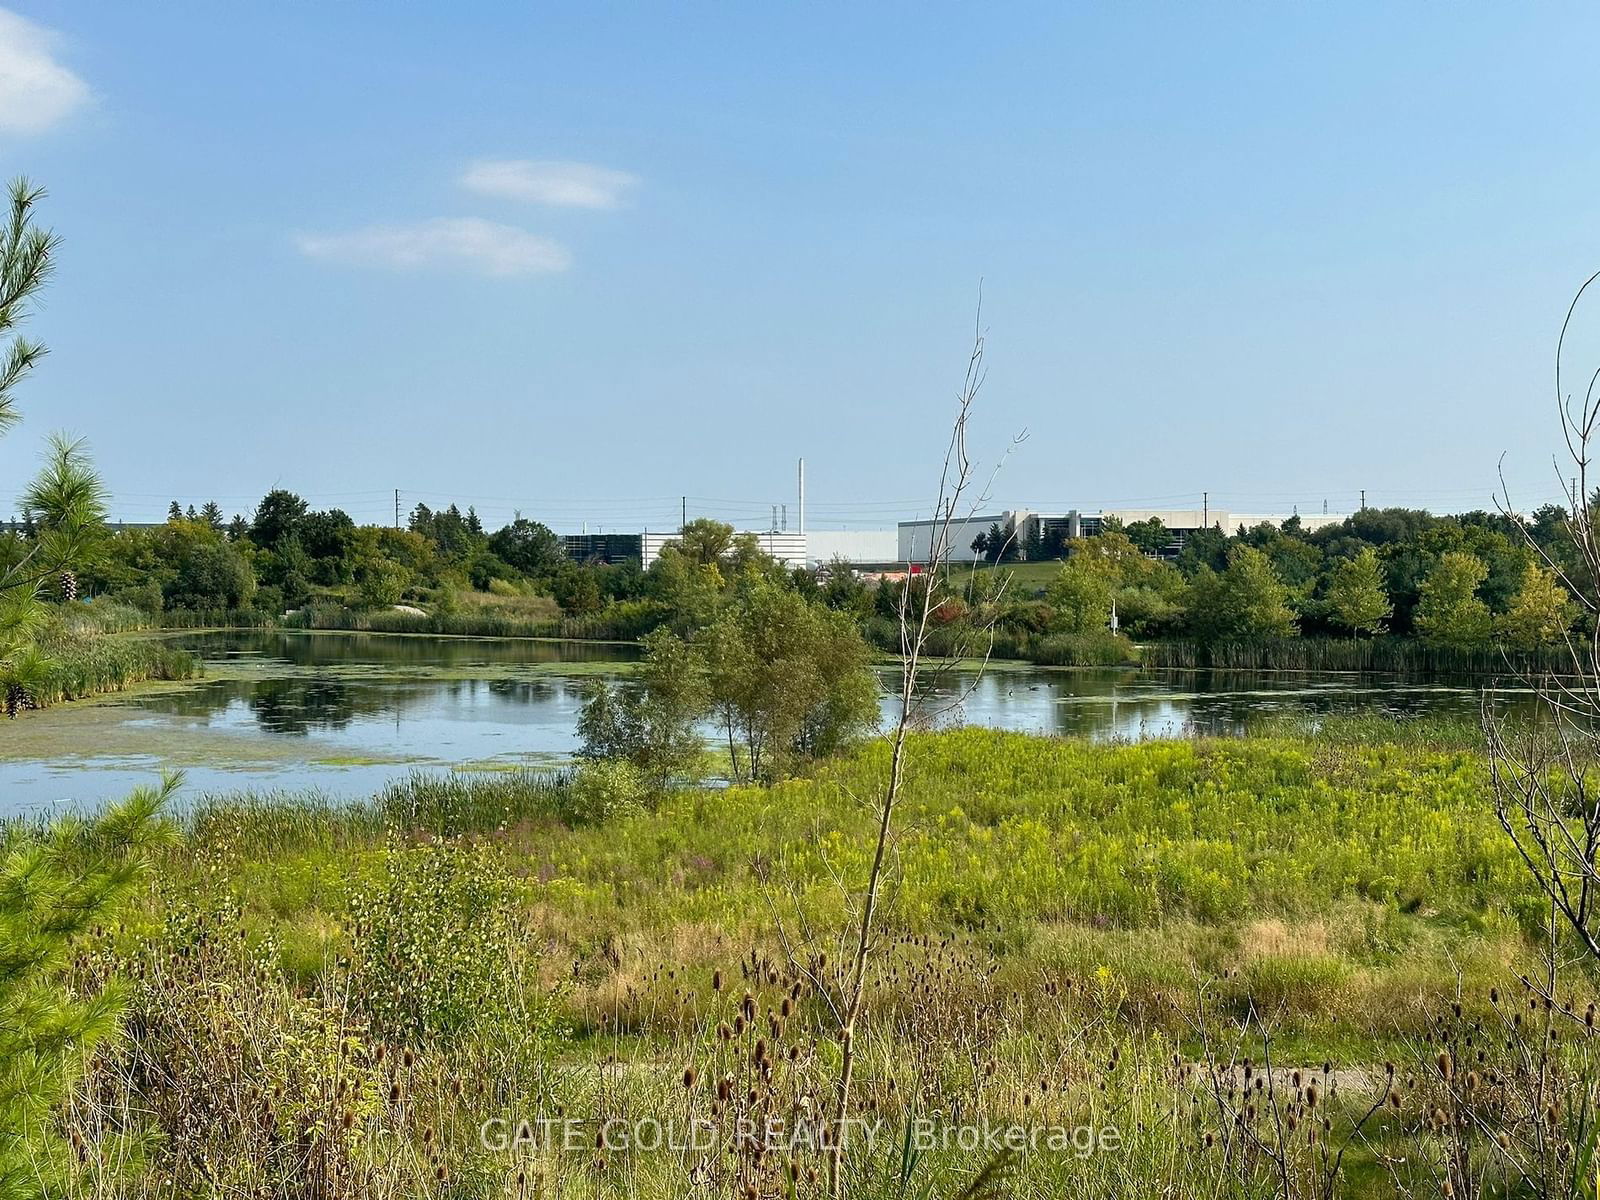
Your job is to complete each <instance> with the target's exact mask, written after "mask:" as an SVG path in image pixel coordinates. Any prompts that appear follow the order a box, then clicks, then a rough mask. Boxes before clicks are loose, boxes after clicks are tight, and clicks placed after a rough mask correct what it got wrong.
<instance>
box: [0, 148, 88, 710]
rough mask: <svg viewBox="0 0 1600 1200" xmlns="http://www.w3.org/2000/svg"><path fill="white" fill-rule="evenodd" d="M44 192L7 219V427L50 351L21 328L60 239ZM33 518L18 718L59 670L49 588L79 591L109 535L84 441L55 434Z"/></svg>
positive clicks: (19, 621) (15, 635)
mask: <svg viewBox="0 0 1600 1200" xmlns="http://www.w3.org/2000/svg"><path fill="white" fill-rule="evenodd" d="M43 196H44V192H43V191H42V190H41V189H39V188H35V187H32V186H30V185H29V184H28V183H27V182H26V181H25V180H21V179H19V180H17V181H16V182H14V183H13V184H12V185H11V191H10V214H9V218H8V219H7V220H6V221H5V222H4V223H3V224H0V431H4V430H6V429H8V428H10V427H11V426H12V425H13V424H15V423H16V421H17V419H18V414H17V411H16V404H15V398H14V396H13V391H14V390H15V388H16V386H17V384H18V383H20V382H21V381H22V379H23V378H24V377H25V376H27V374H28V373H29V372H30V371H31V370H32V369H33V367H34V365H35V364H36V363H37V362H38V361H39V359H40V358H41V357H43V355H44V353H45V350H44V347H43V346H42V345H40V344H39V343H37V342H34V341H31V340H29V339H28V338H25V337H23V336H22V335H21V334H19V333H16V332H15V331H16V328H17V326H18V325H19V324H20V323H21V322H22V320H23V318H24V317H25V316H26V315H27V313H28V311H29V309H30V307H31V305H32V304H33V302H34V300H35V299H36V298H37V295H38V292H39V290H40V289H41V288H43V286H44V284H45V282H46V280H48V279H49V277H50V272H51V268H52V259H53V256H54V253H55V249H56V246H57V239H56V237H55V235H54V234H51V233H49V232H48V231H46V230H43V229H40V228H39V227H38V226H37V225H36V224H35V223H34V209H35V207H36V206H37V204H38V203H39V201H40V199H41V198H42V197H43ZM23 518H24V524H25V529H24V533H25V536H26V539H27V540H26V545H25V549H22V551H21V553H19V554H18V555H16V556H15V557H13V558H11V559H10V560H9V561H7V562H5V563H4V564H3V565H0V704H3V707H4V709H5V712H6V714H7V715H8V716H16V714H17V712H18V711H19V710H20V709H22V708H25V707H27V706H29V705H31V704H32V702H33V695H34V692H35V689H36V688H37V687H38V686H39V685H40V683H41V682H42V681H43V679H44V676H45V674H46V672H47V671H48V668H49V664H48V662H47V660H46V658H45V656H44V655H43V654H42V653H41V652H40V650H39V648H38V646H37V644H36V642H35V636H36V634H37V631H38V629H39V625H40V621H41V610H40V607H39V598H40V593H41V592H42V591H43V590H44V588H45V587H46V585H47V582H49V581H54V582H55V584H56V585H57V586H58V587H59V589H60V590H59V594H60V595H62V596H63V597H69V598H70V597H71V596H73V595H75V594H76V592H77V576H76V574H75V572H76V570H77V569H78V567H80V566H81V565H82V562H83V559H84V558H85V557H86V555H87V554H88V552H89V551H90V549H91V548H92V547H93V546H94V545H95V544H96V543H97V542H98V540H99V538H100V536H101V534H102V533H103V532H104V520H105V505H104V494H103V491H102V489H101V487H100V482H99V480H98V479H97V478H96V477H95V475H94V472H93V470H92V469H91V467H90V466H89V463H88V459H87V456H85V455H84V454H83V451H82V446H81V444H80V443H77V442H73V441H71V440H70V439H68V438H65V437H60V436H58V437H55V438H52V439H51V442H50V448H49V452H48V456H47V459H46V466H45V469H44V471H43V472H42V473H41V474H40V476H39V478H38V480H37V481H36V482H35V483H34V484H33V486H32V487H30V488H29V489H28V491H27V493H26V495H25V496H24V497H23Z"/></svg>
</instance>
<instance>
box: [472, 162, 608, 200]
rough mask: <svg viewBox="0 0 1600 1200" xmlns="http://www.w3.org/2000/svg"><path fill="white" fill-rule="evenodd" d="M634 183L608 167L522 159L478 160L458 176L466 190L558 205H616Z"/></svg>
mask: <svg viewBox="0 0 1600 1200" xmlns="http://www.w3.org/2000/svg"><path fill="white" fill-rule="evenodd" d="M638 182H639V180H638V177H637V176H634V175H630V174H628V172H626V171H615V170H612V169H611V168H610V167H596V166H593V165H591V164H589V163H574V162H534V161H533V160H531V159H526V158H501V159H480V160H479V161H478V162H475V163H473V164H472V165H471V166H469V167H468V168H467V169H466V171H465V173H463V174H462V176H461V186H462V187H464V188H466V189H467V190H468V191H472V192H478V193H480V194H482V195H485V196H506V197H509V198H511V199H513V200H532V201H533V202H535V203H536V204H549V205H553V206H555V207H559V208H616V207H618V206H619V205H621V203H622V201H623V198H624V196H625V195H626V194H627V193H628V192H629V191H631V190H632V189H633V188H634V187H635V186H636V185H637V184H638Z"/></svg>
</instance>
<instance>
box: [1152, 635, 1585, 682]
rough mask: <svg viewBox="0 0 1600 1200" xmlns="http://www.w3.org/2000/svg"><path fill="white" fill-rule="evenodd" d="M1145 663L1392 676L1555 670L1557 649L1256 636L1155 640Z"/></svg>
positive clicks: (1394, 639) (1385, 639) (1559, 666)
mask: <svg viewBox="0 0 1600 1200" xmlns="http://www.w3.org/2000/svg"><path fill="white" fill-rule="evenodd" d="M1143 660H1144V662H1145V664H1146V665H1147V666H1152V667H1175V668H1184V669H1192V668H1215V669H1219V670H1231V671H1361V672H1371V673H1374V674H1390V675H1401V676H1407V675H1414V676H1429V675H1494V674H1506V673H1508V672H1511V671H1521V670H1528V671H1541V670H1542V671H1559V670H1562V669H1563V667H1564V666H1565V667H1566V668H1567V669H1570V667H1571V662H1570V660H1569V661H1566V662H1565V663H1563V656H1562V654H1560V653H1558V652H1557V651H1555V650H1549V651H1543V652H1515V651H1504V650H1501V649H1499V648H1485V649H1482V650H1456V649H1451V648H1449V647H1446V646H1434V645H1430V644H1428V643H1426V642H1423V641H1419V640H1416V639H1413V638H1399V637H1380V638H1321V637H1306V638H1260V639H1254V640H1249V641H1220V642H1210V643H1204V642H1186V641H1158V642H1151V643H1149V644H1148V645H1146V646H1145V647H1144V648H1143Z"/></svg>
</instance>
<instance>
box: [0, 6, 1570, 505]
mask: <svg viewBox="0 0 1600 1200" xmlns="http://www.w3.org/2000/svg"><path fill="white" fill-rule="evenodd" d="M7 2H8V3H9V4H10V7H9V8H7V9H5V10H4V13H5V14H6V15H5V16H3V17H0V172H3V173H4V174H6V175H8V176H9V175H14V174H17V173H26V174H27V175H29V176H30V177H32V178H34V179H35V180H37V181H39V182H41V183H44V184H46V185H47V186H48V187H49V188H50V190H51V196H50V199H49V201H48V204H47V206H46V209H45V215H46V218H47V220H48V221H49V223H50V224H52V225H53V226H54V227H55V229H56V230H57V232H59V233H60V234H61V236H62V238H63V239H64V244H63V248H62V252H61V257H60V267H59V272H58V275H57V278H56V280H55V282H54V284H53V286H52V288H51V290H50V292H49V294H48V296H47V299H46V302H45V304H44V306H43V308H42V310H41V312H40V313H39V314H38V316H37V318H36V319H35V320H34V322H33V323H32V326H31V329H30V332H31V333H33V334H35V335H37V336H39V337H41V338H43V339H44V340H46V341H47V342H48V343H49V344H50V346H51V350H52V354H51V357H50V358H49V359H48V360H47V361H46V362H45V363H44V364H43V365H42V366H41V368H40V369H39V371H38V372H37V373H36V375H35V376H34V377H33V378H32V379H31V380H30V381H29V382H28V383H27V384H26V385H25V387H24V389H23V390H22V392H21V394H20V397H19V400H20V403H21V406H22V408H23V411H24V413H25V416H26V421H25V423H24V424H23V425H22V426H21V427H20V428H19V429H17V430H16V431H14V432H13V433H11V434H10V435H9V436H8V437H7V438H6V439H5V440H4V441H3V443H0V471H3V472H4V476H3V478H0V502H3V498H4V497H5V496H7V495H11V494H14V493H15V491H16V490H17V489H18V487H19V484H20V481H21V480H23V479H24V478H25V477H26V475H27V474H28V473H29V472H30V471H31V469H32V465H33V463H34V462H35V461H36V459H37V455H38V451H39V447H40V444H41V442H42V439H43V437H44V435H45V434H46V433H47V432H49V431H50V430H52V429H57V428H64V429H68V430H71V431H73V432H75V433H80V434H83V435H85V436H87V437H88V438H89V439H90V441H91V443H92V445H93V448H94V451H95V454H96V457H97V460H98V461H99V463H100V464H101V466H102V468H103V470H104V473H105V476H106V478H107V481H108V482H109V484H110V485H111V487H112V489H113V492H114V494H115V496H116V503H115V506H114V507H115V511H116V513H117V514H118V515H119V516H123V517H126V518H129V519H150V518H155V517H159V515H160V514H161V513H162V512H164V511H165V507H166V501H167V499H168V498H169V497H173V496H176V497H178V498H180V499H182V500H183V501H184V502H186V503H187V502H189V501H193V502H195V503H196V504H198V503H201V502H203V501H204V500H206V499H209V498H212V497H215V498H217V499H218V500H219V502H220V503H222V504H223V506H224V508H225V509H226V510H227V511H228V512H230V513H232V512H233V511H235V510H241V509H247V508H248V507H249V506H250V505H251V503H252V502H253V500H254V499H255V498H257V497H258V496H259V495H260V493H261V492H262V491H264V490H265V489H266V488H268V487H271V486H274V485H281V486H286V487H290V488H293V489H296V490H298V491H300V492H301V493H302V494H304V495H306V496H307V497H309V498H311V499H312V500H313V501H314V502H315V503H317V504H319V505H340V506H342V507H345V508H346V509H347V510H348V511H350V512H351V513H352V514H353V515H355V516H356V517H357V518H358V519H380V518H383V517H385V516H386V514H388V512H389V511H390V508H391V505H392V500H391V499H390V498H389V496H388V491H389V489H392V488H395V487H398V488H401V489H402V493H403V496H404V499H405V503H406V505H407V506H409V505H410V504H412V503H414V502H416V501H417V500H419V499H420V500H425V501H426V502H428V503H432V504H438V503H443V502H447V501H448V499H450V498H451V497H455V498H458V499H460V500H461V501H462V502H463V503H467V502H472V503H475V504H476V505H477V506H478V508H479V510H480V511H481V512H482V513H483V514H484V516H485V518H486V520H489V521H490V522H491V523H498V522H499V521H502V520H504V519H508V518H509V517H510V515H511V512H512V510H513V509H514V508H520V509H522V510H523V511H524V512H525V513H527V514H528V515H533V516H539V517H542V518H544V519H546V520H548V521H549V522H550V523H551V524H553V525H556V526H558V527H561V528H574V527H576V525H577V523H578V522H579V521H580V520H585V519H586V520H588V522H589V524H590V526H591V528H593V527H600V526H603V527H608V528H637V527H639V526H641V525H650V526H651V527H657V528H660V527H667V526H670V525H671V524H672V523H674V522H675V520H676V510H677V501H676V499H675V498H676V497H677V496H678V495H680V494H683V493H687V494H688V495H690V496H691V497H695V498H696V499H692V500H691V502H690V503H691V507H692V508H693V509H694V510H695V511H699V512H713V513H716V514H718V515H724V516H729V517H733V518H742V519H745V520H748V521H752V522H754V521H757V520H764V519H765V515H766V514H767V513H768V511H769V506H770V505H771V504H772V503H779V502H784V501H788V502H790V503H791V505H792V501H793V494H792V493H793V475H794V460H795V458H796V457H799V456H801V455H803V456H804V457H805V459H806V461H807V476H808V493H809V495H808V499H809V501H810V505H809V509H810V517H811V521H812V524H813V525H814V526H820V525H838V524H841V523H846V522H848V523H851V524H857V525H874V524H878V525H886V524H889V523H891V522H892V520H893V519H894V518H895V517H896V516H898V515H908V514H909V511H910V510H911V509H913V508H915V507H916V505H917V503H919V502H921V503H925V501H926V497H927V495H928V493H929V492H930V489H931V484H932V482H933V476H934V474H935V472H936V471H937V465H938V456H939V449H940V446H941V444H942V441H943V438H944V436H945V428H946V424H947V417H948V414H949V411H950V407H951V400H952V397H953V395H954V392H955V390H956V387H957V385H958V384H959V381H960V376H961V371H962V368H963V365H964V362H965V358H966V354H967V350H968V344H969V341H970V337H971V329H972V324H973V309H974V304H975V300H976V297H977V294H978V288H979V281H980V280H982V286H983V294H984V324H985V326H986V328H987V331H988V351H989V362H990V374H989V379H988V384H987V387H986V390H985V393H984V396H983V399H982V402H981V405H980V409H979V412H978V415H977V417H976V419H975V430H974V439H973V440H974V445H975V447H976V448H977V450H978V452H979V456H980V457H981V458H984V459H985V460H987V461H991V462H992V461H993V459H994V457H995V455H996V454H997V453H998V452H999V451H1000V450H1001V449H1003V447H1004V446H1005V445H1006V443H1007V442H1008V440H1009V439H1010V437H1011V435H1012V434H1013V433H1015V432H1016V431H1018V430H1020V429H1022V428H1024V427H1026V428H1027V429H1028V430H1029V434H1030V436H1029V438H1028V440H1027V441H1026V442H1025V443H1024V444H1022V445H1021V446H1020V447H1018V448H1017V449H1016V451H1015V452H1014V453H1013V454H1012V455H1011V457H1010V459H1009V461H1008V462H1007V464H1006V466H1005V469H1004V472H1003V474H1002V476H1001V478H1000V481H999V483H998V485H997V488H996V497H997V500H998V501H999V502H1002V503H1004V504H1007V505H1011V504H1029V505H1033V506H1041V507H1042V506H1049V507H1058V506H1059V507H1065V506H1068V505H1076V506H1079V507H1088V508H1094V507H1099V506H1102V505H1104V506H1115V505H1118V504H1128V503H1131V502H1140V501H1147V500H1148V501H1150V502H1152V503H1153V504H1156V505H1159V506H1172V507H1177V506H1182V505H1185V504H1187V503H1189V502H1191V501H1193V502H1198V498H1199V493H1200V492H1201V491H1202V490H1207V491H1209V492H1210V493H1211V503H1212V505H1213V506H1214V507H1225V508H1232V509H1234V510H1236V511H1283V510H1287V509H1288V508H1290V507H1291V506H1293V505H1298V506H1299V507H1300V508H1301V510H1302V511H1308V510H1310V511H1320V508H1321V505H1322V503H1323V501H1324V500H1326V501H1327V502H1328V503H1329V506H1330V508H1331V509H1332V510H1333V511H1342V510H1346V509H1348V508H1349V507H1350V506H1351V505H1353V504H1354V503H1355V500H1356V495H1357V492H1358V490H1359V489H1361V488H1366V489H1367V492H1368V498H1369V500H1370V501H1373V502H1379V503H1419V504H1426V505H1428V506H1430V507H1433V508H1435V509H1441V510H1450V509H1456V508H1462V507H1478V506H1482V505H1483V504H1484V503H1486V502H1487V499H1488V496H1489V493H1490V491H1491V490H1492V488H1493V485H1494V477H1495V469H1496V462H1497V460H1498V459H1499V457H1500V455H1501V453H1502V452H1506V454H1507V463H1508V473H1509V474H1510V476H1511V478H1512V479H1513V481H1514V482H1515V483H1516V484H1517V487H1518V496H1517V498H1518V499H1526V500H1528V501H1532V500H1537V499H1543V498H1545V497H1547V496H1548V495H1550V494H1552V493H1553V492H1554V491H1555V486H1554V483H1553V478H1554V477H1553V474H1552V471H1551V468H1550V465H1549V464H1550V458H1551V454H1552V452H1553V451H1554V450H1555V449H1556V435H1557V430H1556V427H1555V425H1554V411H1553V394H1554V389H1553V378H1552V361H1553V351H1554V342H1555V336H1556V332H1557V329H1558V326H1559V323H1560V319H1561V316H1562V313H1563V312H1564V310H1565V307H1566V304H1567V301H1568V299H1569V298H1570V295H1571V293H1572V291H1573V289H1574V288H1575V287H1576V285H1577V284H1578V283H1579V282H1580V281H1581V280H1582V279H1583V278H1584V277H1585V276H1586V275H1588V274H1589V273H1590V272H1591V271H1593V270H1595V269H1596V268H1600V206H1597V204H1596V201H1595V196H1596V195H1597V194H1600V104H1597V102H1596V101H1595V99H1594V95H1593V68H1592V62H1591V61H1590V58H1591V53H1590V51H1591V48H1592V47H1593V46H1594V45H1595V44H1596V43H1597V41H1600V10H1597V9H1595V8H1593V7H1592V6H1590V7H1584V6H1579V5H1571V6H1556V5H1541V4H1527V5H1490V4H1464V5H1455V6H1443V5H1431V4H1414V5H1394V4H1382V5H1379V4H1372V5H1363V4H1355V3H1341V4H1286V5H1272V6H1269V5H1260V4H1239V5H1233V6H1227V5H1204V6H1201V5H1192V6H1180V5H1171V4H1139V3H1127V4H1104V5H1093V6H1091V5H1077V6H1065V5H1039V6H1011V5H994V6H981V7H980V6H971V5H966V6H955V5H952V6H942V5H932V4H916V5H912V4H880V5H838V6H833V5H821V4H808V5H796V6H778V5H765V4H755V5H743V6H738V5H705V6H695V5H672V6H665V5H661V6H657V5H649V6H633V5H624V4H606V5H600V4H597V5H573V6H565V7H551V6H535V5H524V4H518V5H510V4H505V5H501V4H488V3H480V4H460V5H449V6H447V5H443V4H432V3H429V4H424V3H411V4H385V5H379V4H375V3H370V4H369V3H341V4H272V5H267V4H261V5H254V6H245V5H240V4H216V3H187V2H179V0H166V2H163V3H159V4H157V3H149V4H145V3H130V2H128V0H120V2H118V3H82V2H75V3H64V2H62V3H58V2H51V0H29V2H24V0H7ZM1594 316H1595V320H1594V321H1592V322H1590V323H1588V324H1587V325H1585V326H1583V327H1582V329H1581V330H1580V332H1581V333H1582V334H1584V335H1585V336H1584V337H1583V338H1582V339H1581V340H1580V343H1579V347H1578V353H1579V354H1580V355H1583V356H1584V361H1586V362H1587V361H1600V309H1597V311H1596V312H1595V314H1594ZM1590 332H1592V333H1593V334H1594V336H1592V337H1588V336H1587V334H1588V333H1590ZM1585 373H1587V372H1585Z"/></svg>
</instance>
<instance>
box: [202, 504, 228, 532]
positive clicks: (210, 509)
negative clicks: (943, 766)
mask: <svg viewBox="0 0 1600 1200" xmlns="http://www.w3.org/2000/svg"><path fill="white" fill-rule="evenodd" d="M200 519H201V520H202V521H204V522H205V523H206V524H207V525H209V526H210V527H211V528H212V529H215V530H216V531H217V532H218V533H221V532H222V525H223V520H222V509H221V507H220V506H218V504H217V502H216V501H215V500H207V501H206V503H205V507H204V508H202V509H201V510H200Z"/></svg>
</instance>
